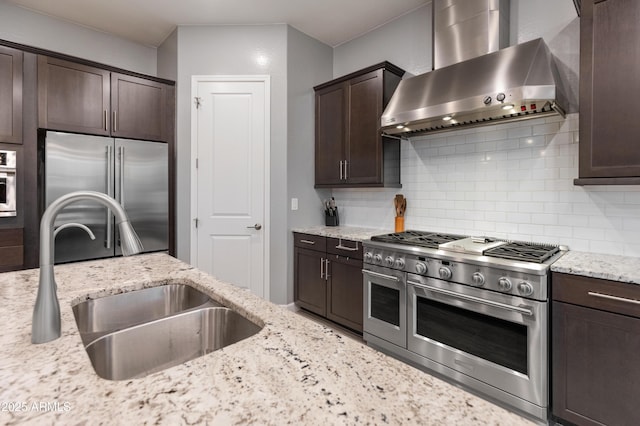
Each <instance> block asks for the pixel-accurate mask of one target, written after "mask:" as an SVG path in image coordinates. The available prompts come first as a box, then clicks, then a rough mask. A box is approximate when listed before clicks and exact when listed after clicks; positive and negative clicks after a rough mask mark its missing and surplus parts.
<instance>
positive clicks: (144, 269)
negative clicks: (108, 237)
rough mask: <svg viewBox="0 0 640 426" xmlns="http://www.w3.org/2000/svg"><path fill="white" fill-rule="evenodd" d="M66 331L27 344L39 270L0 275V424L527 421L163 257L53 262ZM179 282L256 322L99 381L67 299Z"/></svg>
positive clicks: (512, 423)
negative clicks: (178, 357) (180, 355)
mask: <svg viewBox="0 0 640 426" xmlns="http://www.w3.org/2000/svg"><path fill="white" fill-rule="evenodd" d="M55 269H56V281H57V283H58V294H59V299H60V308H61V315H62V337H61V338H60V339H57V340H54V341H52V342H49V343H45V344H41V345H32V344H31V342H30V339H31V315H32V310H33V305H34V301H35V297H36V290H37V278H38V270H37V269H36V270H27V271H19V272H9V273H4V274H0V299H1V300H2V301H3V306H2V317H3V324H4V330H3V331H2V333H1V336H0V359H1V360H2V362H0V382H1V383H2V387H1V390H0V403H1V404H2V407H1V408H2V411H0V423H2V424H9V425H11V424H25V423H27V424H29V423H32V424H172V425H175V424H240V423H242V424H244V423H256V424H278V425H279V424H286V423H292V424H421V425H442V424H449V425H453V424H456V425H460V424H464V425H472V424H478V425H491V424H493V425H517V424H530V423H529V422H528V421H527V420H525V419H523V418H521V417H520V416H518V415H516V414H513V413H511V412H509V411H507V410H505V409H503V408H500V407H498V406H496V405H494V404H491V403H490V402H487V401H485V400H483V399H481V398H478V397H476V396H474V395H472V394H470V393H468V392H466V391H463V390H461V389H458V388H456V387H454V386H452V385H450V384H448V383H445V382H443V381H441V380H439V379H437V378H434V377H432V376H430V375H428V374H425V373H423V372H421V371H419V370H417V369H414V368H413V367H410V366H408V365H406V364H404V363H402V362H400V361H397V360H395V359H393V358H391V357H388V356H386V355H384V354H382V353H380V352H377V351H375V350H373V349H371V348H369V347H366V346H364V345H362V344H360V343H359V342H357V341H355V340H352V339H350V338H345V337H343V336H341V335H339V334H337V333H336V332H334V331H333V330H331V329H329V328H326V327H324V326H322V325H319V324H316V323H314V322H312V321H310V320H308V319H306V318H304V317H302V316H300V315H298V314H295V313H293V312H290V311H287V310H286V309H284V308H282V307H280V306H277V305H274V304H272V303H269V302H266V301H264V300H263V299H260V298H258V297H256V296H254V295H252V294H250V293H249V292H248V291H246V290H242V289H238V288H236V287H234V286H231V285H229V284H226V283H223V282H220V281H217V280H216V279H214V278H212V277H211V276H209V275H207V274H205V273H203V272H201V271H199V270H197V269H195V268H193V267H191V266H189V265H187V264H185V263H182V262H180V261H178V260H176V259H174V258H172V257H169V256H167V255H165V254H149V255H141V256H133V257H129V258H117V259H109V260H101V261H92V262H83V263H76V264H68V265H60V266H56V268H55ZM163 283H184V284H188V285H191V286H193V287H195V288H198V289H200V290H203V291H204V292H206V293H207V294H209V295H210V296H211V297H212V298H213V299H215V300H217V301H219V302H222V303H223V304H225V305H226V306H229V307H231V308H234V309H235V310H237V311H239V312H240V313H241V314H243V315H245V316H246V317H247V318H249V319H251V320H252V321H254V322H256V323H258V324H259V325H263V326H264V328H263V329H262V331H260V332H259V333H258V334H256V335H254V336H252V337H250V338H248V339H245V340H243V341H241V342H238V343H236V344H234V345H231V346H228V347H226V348H224V349H222V350H219V351H216V352H213V353H211V354H208V355H206V356H204V357H200V358H196V359H194V360H192V361H189V362H187V363H184V364H181V365H179V366H176V367H173V368H170V369H167V370H164V371H161V372H157V373H153V374H151V375H149V376H147V377H143V378H138V379H132V380H123V381H109V380H104V379H101V378H99V377H98V376H97V375H96V374H95V372H94V371H93V368H92V367H91V363H90V361H89V358H88V356H87V354H86V352H85V350H84V348H83V345H82V341H81V339H80V335H79V333H78V331H77V328H76V324H75V320H74V317H73V312H72V309H71V308H72V306H73V305H74V304H76V303H78V302H80V301H82V300H86V299H87V298H95V297H100V296H105V295H109V294H116V293H120V292H123V291H131V290H134V289H140V288H144V287H150V286H155V285H159V284H163Z"/></svg>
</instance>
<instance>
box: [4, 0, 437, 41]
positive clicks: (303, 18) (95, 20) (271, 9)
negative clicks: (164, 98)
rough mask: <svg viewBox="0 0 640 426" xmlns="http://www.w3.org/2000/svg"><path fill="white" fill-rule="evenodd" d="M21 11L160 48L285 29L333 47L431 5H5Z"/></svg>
mask: <svg viewBox="0 0 640 426" xmlns="http://www.w3.org/2000/svg"><path fill="white" fill-rule="evenodd" d="M8 1H9V2H10V3H13V4H15V5H17V6H21V7H24V8H26V9H29V10H32V11H36V12H39V13H43V14H46V15H49V16H53V17H56V18H59V19H63V20H66V21H69V22H74V23H77V24H80V25H83V26H86V27H89V28H93V29H96V30H99V31H103V32H107V33H111V34H115V35H118V36H120V37H123V38H125V39H128V40H132V41H135V42H138V43H141V44H144V45H148V46H155V47H157V46H159V45H160V44H162V42H163V41H164V39H165V38H166V37H167V36H168V35H169V34H171V32H172V31H173V30H174V29H175V27H176V26H177V25H225V24H231V25H233V24H282V23H286V24H289V25H291V26H293V27H295V28H297V29H298V30H300V31H302V32H303V33H306V34H308V35H310V36H311V37H314V38H316V39H318V40H320V41H322V42H324V43H326V44H328V45H330V46H334V47H335V46H337V45H339V44H342V43H344V42H347V41H349V40H352V39H354V38H356V37H358V36H359V35H362V34H364V33H366V32H368V31H370V30H372V29H374V28H376V27H378V26H380V25H382V24H384V23H386V22H388V21H390V20H393V19H395V18H397V17H399V16H401V15H404V14H406V13H407V12H410V11H412V10H414V9H416V8H418V7H420V6H422V5H424V4H426V3H430V2H431V0H134V1H132V0H106V1H105V0H8Z"/></svg>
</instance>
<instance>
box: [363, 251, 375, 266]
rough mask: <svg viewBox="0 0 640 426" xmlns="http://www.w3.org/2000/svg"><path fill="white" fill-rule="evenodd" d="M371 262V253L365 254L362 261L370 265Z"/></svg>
mask: <svg viewBox="0 0 640 426" xmlns="http://www.w3.org/2000/svg"><path fill="white" fill-rule="evenodd" d="M372 260H373V253H371V252H370V251H368V252H366V253H365V254H364V261H365V262H369V263H371V261H372Z"/></svg>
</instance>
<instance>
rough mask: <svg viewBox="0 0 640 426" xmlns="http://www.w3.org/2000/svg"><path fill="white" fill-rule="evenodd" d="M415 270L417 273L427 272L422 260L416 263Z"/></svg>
mask: <svg viewBox="0 0 640 426" xmlns="http://www.w3.org/2000/svg"><path fill="white" fill-rule="evenodd" d="M416 272H417V273H419V274H426V273H427V265H425V264H424V263H422V262H418V263H416Z"/></svg>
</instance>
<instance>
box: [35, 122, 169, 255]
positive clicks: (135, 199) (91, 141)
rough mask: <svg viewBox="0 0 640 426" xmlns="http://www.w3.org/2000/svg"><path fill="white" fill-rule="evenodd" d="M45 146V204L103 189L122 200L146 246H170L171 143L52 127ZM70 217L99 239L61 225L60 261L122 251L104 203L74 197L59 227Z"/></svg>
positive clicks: (150, 248)
mask: <svg viewBox="0 0 640 426" xmlns="http://www.w3.org/2000/svg"><path fill="white" fill-rule="evenodd" d="M41 147H43V149H44V156H43V159H44V163H43V166H44V173H43V175H44V204H45V207H47V206H49V204H51V202H53V201H54V200H55V199H57V198H58V197H60V196H61V195H64V194H66V193H69V192H73V191H80V190H91V191H99V192H104V193H105V194H108V195H110V196H112V197H114V198H115V199H116V200H118V202H120V204H122V206H123V207H124V209H125V211H126V212H127V215H128V216H129V220H130V222H131V224H132V225H133V228H134V229H135V230H136V232H137V233H138V236H139V237H140V240H141V241H142V245H143V247H144V251H145V252H151V251H162V250H167V249H168V235H169V226H168V223H169V189H168V176H169V172H168V165H169V163H168V146H167V144H165V143H160V142H148V141H139V140H130V139H114V138H107V137H100V136H87V135H77V134H70V133H60V132H52V131H49V132H46V134H45V136H44V141H43V142H42V144H41ZM65 223H81V224H83V225H86V226H87V227H88V228H89V229H90V230H91V231H92V232H93V234H94V235H95V237H96V239H95V240H93V241H92V240H91V239H90V237H89V235H88V234H87V233H86V232H85V231H84V230H82V229H80V228H77V227H69V228H65V229H62V230H61V231H60V233H58V235H57V236H56V239H55V262H56V263H62V262H72V261H77V260H88V259H99V258H106V257H112V256H118V255H121V251H120V246H119V236H118V230H117V226H115V221H114V216H113V215H112V214H111V213H110V212H109V211H108V209H107V208H105V207H103V206H102V205H100V204H98V203H95V202H91V201H80V202H77V203H73V204H71V205H69V206H68V207H66V208H65V209H64V210H62V211H61V212H60V214H59V215H58V217H57V219H56V222H55V227H56V228H57V227H59V226H61V225H63V224H65Z"/></svg>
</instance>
